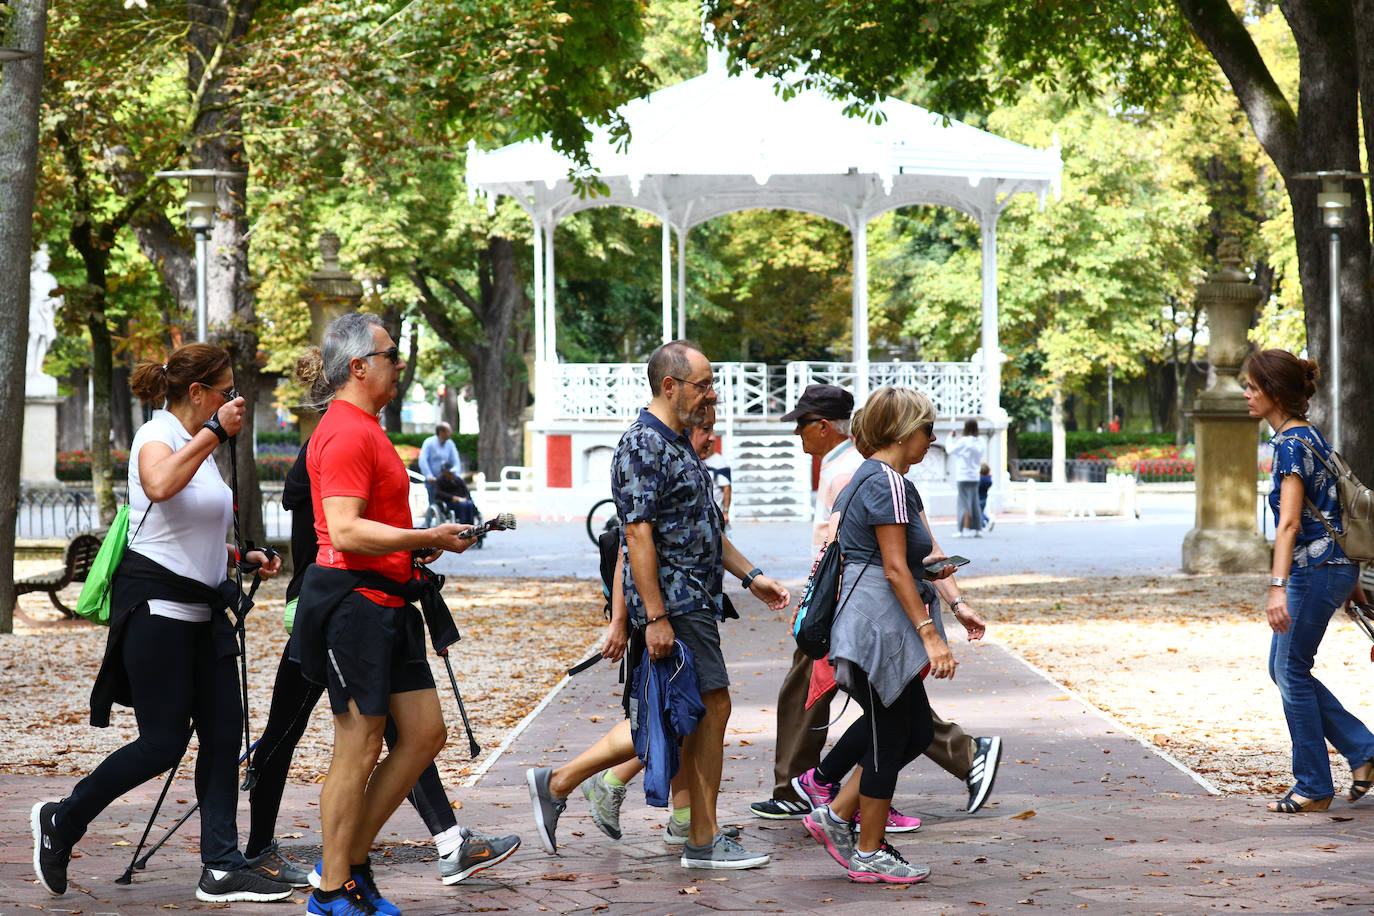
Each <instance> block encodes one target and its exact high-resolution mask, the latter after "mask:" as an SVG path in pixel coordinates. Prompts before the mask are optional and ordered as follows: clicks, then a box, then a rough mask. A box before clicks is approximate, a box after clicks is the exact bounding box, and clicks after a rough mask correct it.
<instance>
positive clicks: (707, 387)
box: [668, 375, 716, 391]
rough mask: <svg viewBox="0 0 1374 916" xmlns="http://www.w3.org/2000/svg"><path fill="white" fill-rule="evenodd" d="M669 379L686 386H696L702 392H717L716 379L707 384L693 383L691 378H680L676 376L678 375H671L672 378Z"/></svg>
mask: <svg viewBox="0 0 1374 916" xmlns="http://www.w3.org/2000/svg"><path fill="white" fill-rule="evenodd" d="M668 378H670V379H672V380H674V381H677V382H682V383H683V384H686V385H694V386H696V387H697V388H699V389H701V390H702V391H715V390H716V380H715V379H711V380H710V381H708V382H706V383H704V384H703V383H702V382H694V381H692V380H691V379H689V378H679V377H678V376H676V375H670V376H668Z"/></svg>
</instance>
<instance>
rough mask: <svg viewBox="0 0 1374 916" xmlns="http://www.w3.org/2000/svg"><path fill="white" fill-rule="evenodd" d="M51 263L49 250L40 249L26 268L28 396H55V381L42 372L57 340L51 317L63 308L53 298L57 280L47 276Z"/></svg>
mask: <svg viewBox="0 0 1374 916" xmlns="http://www.w3.org/2000/svg"><path fill="white" fill-rule="evenodd" d="M50 263H52V259H51V258H50V257H49V255H48V246H47V245H39V246H38V251H37V252H35V253H34V256H33V261H32V266H31V267H30V268H29V350H28V362H27V364H26V368H25V376H26V378H27V380H28V383H27V384H26V385H25V388H26V393H28V394H37V395H49V394H56V393H57V384H56V379H53V378H52V376H50V375H48V374H47V373H45V372H44V371H43V357H45V356H47V355H48V348H49V347H50V346H52V343H53V341H54V340H56V339H57V324H56V323H55V321H54V316H55V315H56V314H57V308H58V306H60V305H61V304H62V297H61V296H55V295H53V290H55V289H57V278H56V277H54V276H53V275H52V274H51V273H49V272H48V265H49V264H50ZM35 383H36V384H35Z"/></svg>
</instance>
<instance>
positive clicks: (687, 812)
mask: <svg viewBox="0 0 1374 916" xmlns="http://www.w3.org/2000/svg"><path fill="white" fill-rule="evenodd" d="M691 819H692V806H691V805H688V806H687V807H686V808H674V809H673V820H675V821H677V822H678V823H679V824H686V823H688V822H689V821H691Z"/></svg>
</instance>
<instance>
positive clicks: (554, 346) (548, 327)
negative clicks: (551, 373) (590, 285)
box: [544, 213, 558, 365]
mask: <svg viewBox="0 0 1374 916" xmlns="http://www.w3.org/2000/svg"><path fill="white" fill-rule="evenodd" d="M557 225H558V220H557V219H556V218H555V217H554V215H553V214H552V213H550V214H549V217H548V225H546V226H545V227H544V322H545V323H544V362H546V363H548V364H549V365H553V364H554V363H556V362H558V327H557V321H556V320H555V316H556V315H557V313H558V309H557V308H555V298H554V273H553V230H554V228H555V227H556V226H557Z"/></svg>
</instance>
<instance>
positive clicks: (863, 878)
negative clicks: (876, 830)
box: [849, 840, 930, 884]
mask: <svg viewBox="0 0 1374 916" xmlns="http://www.w3.org/2000/svg"><path fill="white" fill-rule="evenodd" d="M929 876H930V869H928V868H926V867H925V866H924V865H912V864H911V863H910V862H908V861H907V860H906V859H903V858H902V855H901V853H899V852H898V851H897V850H895V849H893V848H892V847H891V846H889V845H888V844H887V841H886V840H884V841H883V845H882V846H881V847H880V848H879V849H878V851H877V852H875V853H873V855H871V856H869V857H868V858H863V857H861V856H860V855H859V853H858V850H855V851H854V854H853V855H851V856H850V857H849V880H850V881H860V882H863V883H865V884H915V883H917V882H918V881H924V880H925V879H926V878H928V877H929Z"/></svg>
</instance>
